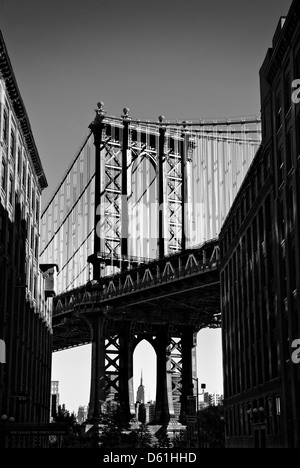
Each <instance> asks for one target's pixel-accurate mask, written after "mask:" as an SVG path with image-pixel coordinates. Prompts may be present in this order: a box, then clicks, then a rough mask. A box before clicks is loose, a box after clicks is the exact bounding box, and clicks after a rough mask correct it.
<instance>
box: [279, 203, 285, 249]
mask: <svg viewBox="0 0 300 468" xmlns="http://www.w3.org/2000/svg"><path fill="white" fill-rule="evenodd" d="M278 229H279V236H280V237H279V238H280V241H283V240H284V239H285V218H284V208H283V202H281V203H280V205H279V212H278Z"/></svg>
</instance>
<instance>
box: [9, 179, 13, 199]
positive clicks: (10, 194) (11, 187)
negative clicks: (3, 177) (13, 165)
mask: <svg viewBox="0 0 300 468" xmlns="http://www.w3.org/2000/svg"><path fill="white" fill-rule="evenodd" d="M8 201H9V203H10V204H11V205H12V204H13V178H12V176H10V177H9V188H8Z"/></svg>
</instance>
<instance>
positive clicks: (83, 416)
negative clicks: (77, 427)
mask: <svg viewBox="0 0 300 468" xmlns="http://www.w3.org/2000/svg"><path fill="white" fill-rule="evenodd" d="M87 417H88V406H79V408H78V414H77V422H78V424H82V423H84V422H85V421H86V420H87Z"/></svg>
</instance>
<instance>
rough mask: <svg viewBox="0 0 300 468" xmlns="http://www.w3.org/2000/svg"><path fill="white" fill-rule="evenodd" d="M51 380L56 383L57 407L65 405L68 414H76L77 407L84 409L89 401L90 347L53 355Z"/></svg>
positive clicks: (80, 347)
mask: <svg viewBox="0 0 300 468" xmlns="http://www.w3.org/2000/svg"><path fill="white" fill-rule="evenodd" d="M51 380H52V381H55V382H58V395H59V397H58V404H59V405H63V404H65V406H66V409H67V410H68V411H69V412H70V413H73V412H74V413H76V414H78V413H79V407H84V408H86V407H87V406H88V404H89V399H90V385H91V345H85V346H79V347H76V348H72V349H67V350H63V351H58V352H55V353H53V355H52V375H51ZM86 417H87V414H86ZM86 417H85V419H86Z"/></svg>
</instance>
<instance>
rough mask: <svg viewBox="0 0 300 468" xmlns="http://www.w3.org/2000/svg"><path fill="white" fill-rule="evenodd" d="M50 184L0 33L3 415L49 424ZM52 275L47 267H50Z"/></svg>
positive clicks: (0, 372) (0, 387)
mask: <svg viewBox="0 0 300 468" xmlns="http://www.w3.org/2000/svg"><path fill="white" fill-rule="evenodd" d="M45 187H47V181H46V177H45V174H44V171H43V168H42V165H41V161H40V158H39V154H38V151H37V148H36V145H35V142H34V138H33V135H32V131H31V127H30V122H29V119H28V115H27V113H26V109H25V106H24V103H23V100H22V97H21V95H20V92H19V89H18V85H17V82H16V78H15V75H14V72H13V68H12V65H11V62H10V59H9V56H8V52H7V48H6V46H5V43H4V39H3V37H2V34H1V32H0V338H1V340H3V342H4V343H5V351H6V362H5V363H1V364H0V415H3V414H4V415H7V416H8V417H13V418H14V419H15V421H20V422H35V421H38V420H39V421H45V422H46V421H48V420H49V405H50V379H51V341H52V340H51V312H50V307H49V304H48V301H47V300H46V299H45V294H44V277H43V274H42V272H41V270H40V268H39V237H40V212H41V194H42V190H43V189H44V188H45ZM45 270H46V271H47V267H46V268H45Z"/></svg>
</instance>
